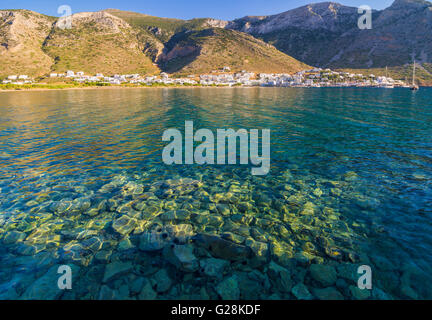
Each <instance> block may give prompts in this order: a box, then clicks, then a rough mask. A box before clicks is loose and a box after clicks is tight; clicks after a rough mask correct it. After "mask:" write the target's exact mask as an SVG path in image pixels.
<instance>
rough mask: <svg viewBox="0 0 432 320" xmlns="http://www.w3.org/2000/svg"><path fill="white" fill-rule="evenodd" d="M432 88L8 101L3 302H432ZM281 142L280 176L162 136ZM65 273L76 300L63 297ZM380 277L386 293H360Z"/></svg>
mask: <svg viewBox="0 0 432 320" xmlns="http://www.w3.org/2000/svg"><path fill="white" fill-rule="evenodd" d="M431 101H432V89H421V90H420V91H419V92H415V93H413V92H411V91H409V90H406V89H394V90H386V89H347V88H345V89H337V88H322V89H318V88H313V89H305V88H236V89H124V90H122V89H113V90H111V89H108V90H70V91H45V92H8V93H0V189H1V198H0V242H2V245H1V247H0V298H1V299H111V298H112V299H178V298H182V299H220V298H223V299H239V298H240V299H324V298H331V299H335V298H344V299H432V289H431V288H430V284H431V280H432V276H431V272H432V268H431V263H432V225H431V219H430V215H431V212H432V210H431V204H432V190H431V182H430V181H431V177H432V138H431V137H432V106H431ZM185 120H191V121H193V122H194V126H195V130H197V129H199V128H206V129H211V130H212V131H213V132H215V131H216V129H228V128H233V129H236V130H237V129H240V128H245V129H271V170H270V173H269V174H268V175H267V176H263V177H258V176H252V175H251V171H250V168H249V167H248V166H229V165H227V166H218V165H215V166H198V165H181V166H167V165H165V164H163V162H162V159H161V154H162V148H163V147H164V145H165V143H163V142H162V134H163V132H164V131H165V130H166V129H168V128H177V129H179V130H184V123H185ZM60 265H69V266H71V267H72V271H73V273H72V275H73V281H72V283H73V288H72V290H65V291H61V290H59V289H58V287H57V280H58V277H59V276H60V275H59V274H57V269H58V267H59V266H60ZM360 265H369V266H370V267H371V268H372V272H373V278H372V279H373V289H372V290H370V291H369V290H359V289H358V288H357V280H358V278H359V277H360V275H359V274H357V268H358V266H360Z"/></svg>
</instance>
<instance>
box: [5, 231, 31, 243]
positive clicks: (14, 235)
mask: <svg viewBox="0 0 432 320" xmlns="http://www.w3.org/2000/svg"><path fill="white" fill-rule="evenodd" d="M25 238H26V234H25V233H24V232H19V231H9V232H7V233H6V234H5V236H4V237H3V243H4V244H13V243H17V242H21V241H23V240H24V239H25Z"/></svg>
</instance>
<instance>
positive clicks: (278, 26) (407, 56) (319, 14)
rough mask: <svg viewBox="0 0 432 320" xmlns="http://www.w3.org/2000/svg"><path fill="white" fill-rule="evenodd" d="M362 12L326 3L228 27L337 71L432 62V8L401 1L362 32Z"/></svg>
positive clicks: (380, 13) (415, 0)
mask: <svg viewBox="0 0 432 320" xmlns="http://www.w3.org/2000/svg"><path fill="white" fill-rule="evenodd" d="M359 17H360V15H359V14H358V12H357V8H353V7H347V6H343V5H341V4H338V3H332V2H323V3H317V4H311V5H307V6H303V7H301V8H298V9H294V10H290V11H287V12H284V13H281V14H277V15H273V16H266V17H245V18H242V19H238V20H235V21H233V22H230V23H229V24H228V25H227V27H228V28H232V29H235V30H240V31H243V32H247V33H250V34H252V35H254V36H255V37H257V38H260V39H262V40H264V41H266V42H269V43H272V44H273V45H275V47H276V48H278V49H279V50H281V51H283V52H285V53H287V54H289V55H291V56H293V57H294V58H297V59H300V60H302V61H304V62H306V63H308V64H311V65H315V66H321V67H332V68H347V67H349V68H380V67H385V66H389V67H396V66H401V65H404V64H408V63H412V61H413V59H414V58H415V59H416V60H417V61H419V62H422V63H430V62H432V3H430V2H428V1H423V0H396V1H395V2H394V3H393V4H392V5H391V6H390V7H389V8H387V9H385V10H381V11H374V12H373V20H372V21H373V25H372V29H371V30H360V29H359V28H358V26H357V21H358V18H359Z"/></svg>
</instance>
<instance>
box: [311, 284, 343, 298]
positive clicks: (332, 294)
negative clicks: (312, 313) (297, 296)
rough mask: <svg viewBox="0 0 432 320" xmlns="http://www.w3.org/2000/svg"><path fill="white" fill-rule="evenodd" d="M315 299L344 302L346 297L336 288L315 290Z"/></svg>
mask: <svg viewBox="0 0 432 320" xmlns="http://www.w3.org/2000/svg"><path fill="white" fill-rule="evenodd" d="M312 292H313V294H314V295H315V297H317V298H318V299H320V300H344V296H343V295H342V294H341V293H340V292H339V291H338V290H337V289H336V288H334V287H329V288H325V289H316V288H315V289H313V290H312Z"/></svg>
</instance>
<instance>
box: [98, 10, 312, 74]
mask: <svg viewBox="0 0 432 320" xmlns="http://www.w3.org/2000/svg"><path fill="white" fill-rule="evenodd" d="M105 11H106V12H109V13H111V14H113V15H115V16H117V17H119V18H122V19H123V20H124V21H127V22H128V23H129V24H130V25H132V26H134V27H135V28H136V30H137V32H138V33H139V37H140V39H141V41H142V42H143V43H145V44H146V47H145V49H144V51H145V52H146V53H147V54H149V55H150V56H151V57H152V59H153V60H154V62H156V63H158V65H159V66H160V68H161V69H162V70H164V71H166V72H169V73H178V72H179V73H184V74H186V73H189V74H191V73H205V72H210V71H212V70H215V69H219V68H223V67H224V66H229V67H231V69H232V71H240V70H249V71H254V72H296V71H299V70H302V69H304V68H307V66H306V65H305V64H302V63H301V62H299V61H297V60H295V59H293V58H292V57H290V56H288V55H286V54H284V53H282V52H280V51H278V50H277V49H276V48H275V47H274V46H272V45H270V44H268V43H265V42H263V41H261V40H258V39H256V38H254V37H253V36H251V35H248V34H246V33H243V32H238V31H235V30H231V29H228V28H227V29H225V30H224V29H223V28H225V27H226V26H227V24H228V22H224V21H220V20H216V19H193V20H178V19H168V18H158V17H152V16H148V15H144V14H139V13H134V12H126V11H120V10H113V9H109V10H105Z"/></svg>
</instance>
